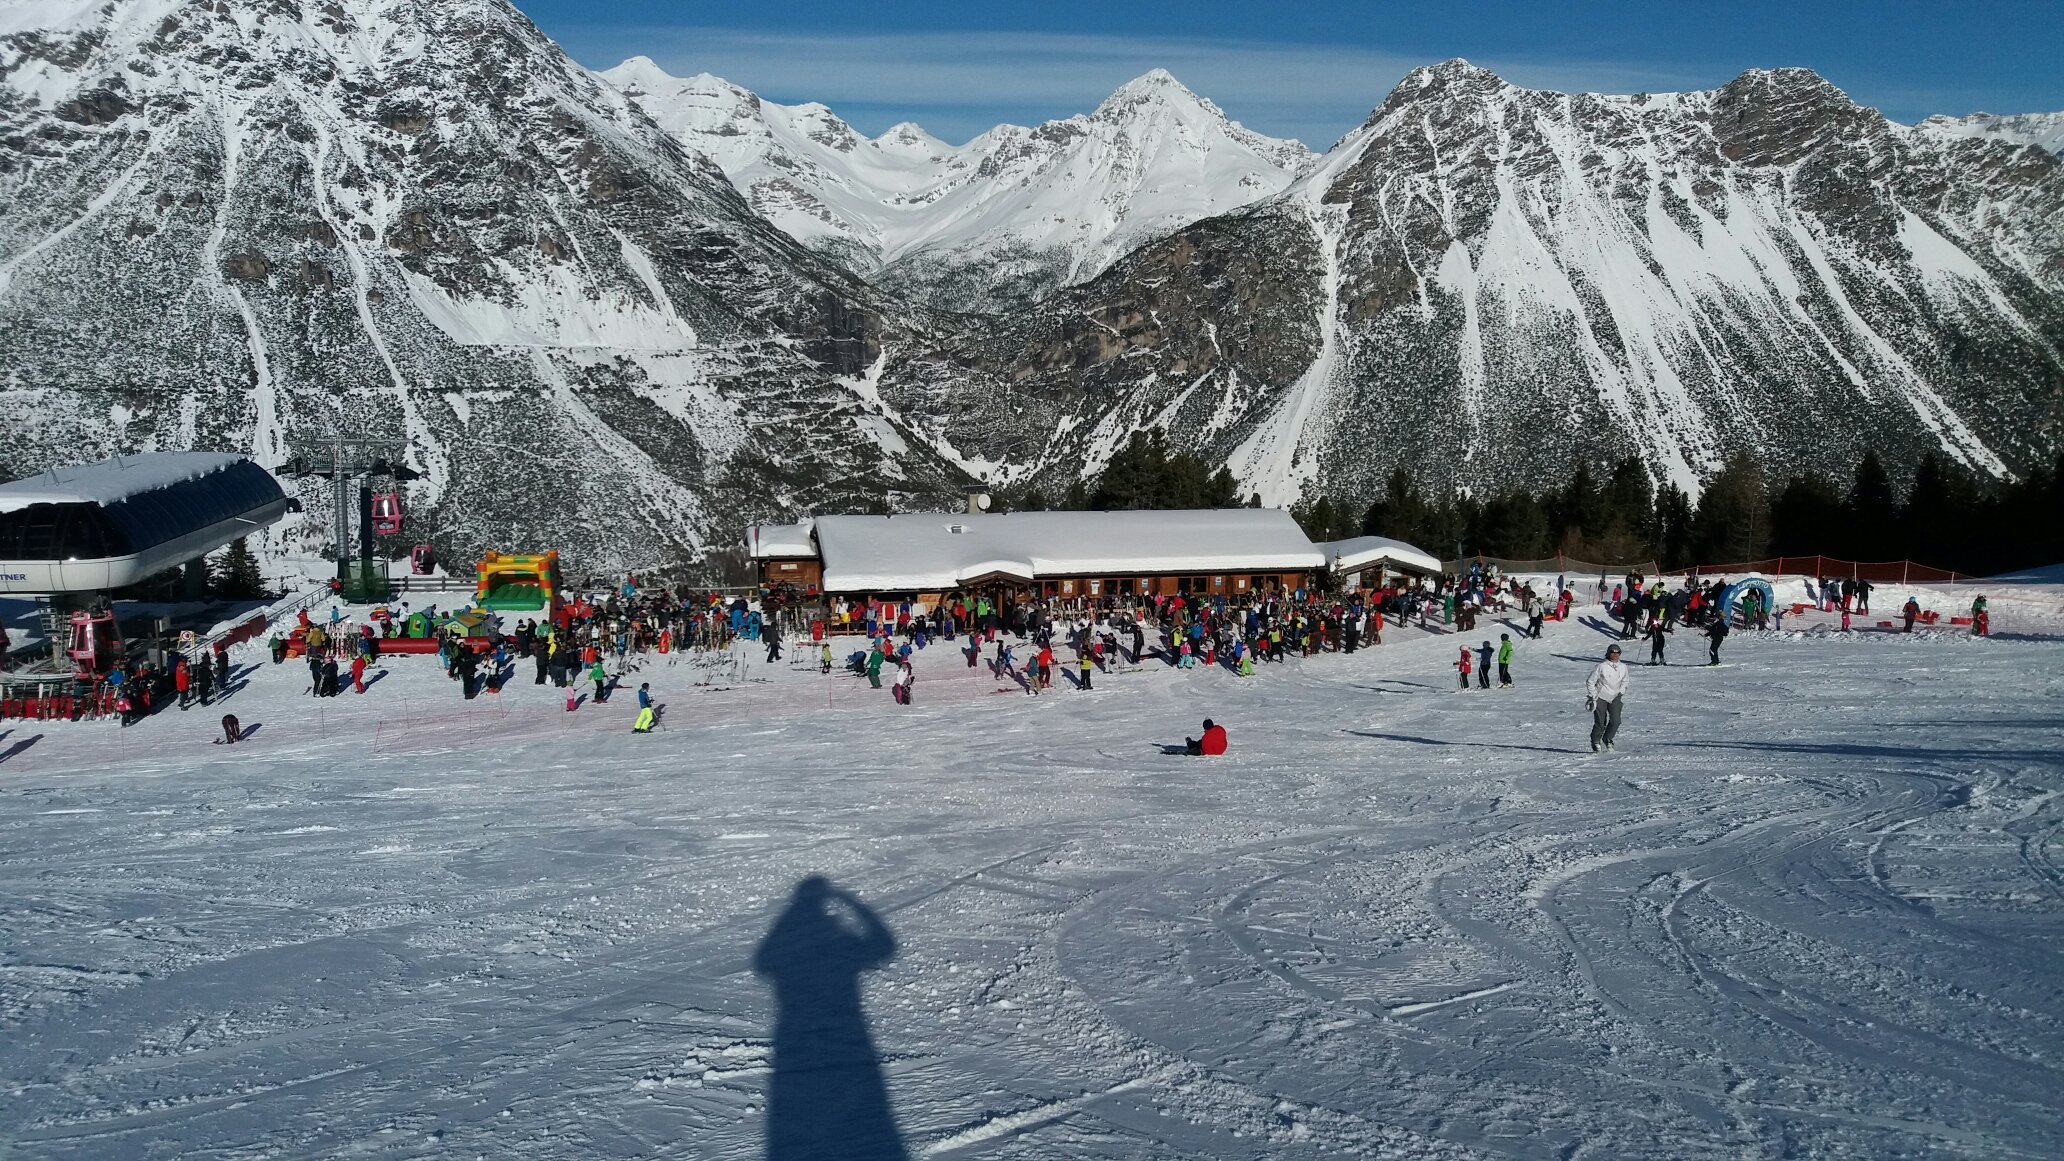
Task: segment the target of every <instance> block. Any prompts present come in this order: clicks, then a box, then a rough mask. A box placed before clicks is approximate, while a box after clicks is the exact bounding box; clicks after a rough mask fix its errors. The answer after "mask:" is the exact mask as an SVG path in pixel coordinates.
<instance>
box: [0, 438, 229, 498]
mask: <svg viewBox="0 0 2064 1161" xmlns="http://www.w3.org/2000/svg"><path fill="white" fill-rule="evenodd" d="M245 458H246V457H244V456H238V455H229V454H226V453H223V452H150V453H147V454H144V455H134V456H118V457H116V458H114V459H111V460H102V461H101V462H99V463H96V464H80V465H78V466H77V467H70V468H52V469H50V470H49V471H46V472H43V473H41V474H39V475H34V476H29V477H27V478H26V479H20V480H15V481H14V482H12V483H8V484H0V512H13V511H16V510H18V509H22V508H26V507H28V506H29V505H31V504H80V503H99V504H113V503H115V502H116V501H119V500H126V499H128V498H129V497H131V496H134V495H137V494H138V493H141V492H149V491H152V490H154V489H157V488H165V487H170V486H171V485H173V484H178V483H184V482H185V481H187V480H197V479H200V478H201V477H202V476H206V475H209V474H211V473H214V472H219V471H221V470H223V469H224V468H227V467H229V466H231V465H233V464H236V463H239V462H241V461H242V460H244V459H245Z"/></svg>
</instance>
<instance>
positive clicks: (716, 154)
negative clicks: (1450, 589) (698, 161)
mask: <svg viewBox="0 0 2064 1161" xmlns="http://www.w3.org/2000/svg"><path fill="white" fill-rule="evenodd" d="M597 75H599V76H600V77H602V78H603V79H604V80H606V81H608V82H609V83H610V84H613V85H615V86H616V87H618V88H619V89H621V90H622V91H623V92H624V93H625V94H626V95H627V96H629V97H630V98H631V99H632V100H634V101H636V102H637V103H638V104H639V105H640V106H641V107H643V108H644V109H645V110H646V111H647V112H648V113H650V114H651V115H652V117H653V119H654V120H655V121H657V122H658V123H659V124H660V125H662V126H663V127H665V128H666V129H667V130H668V131H669V132H670V133H672V134H673V135H674V136H675V138H676V139H677V140H678V141H680V142H681V144H682V146H683V147H684V148H686V149H688V150H689V151H691V152H695V153H700V154H702V155H704V156H706V157H708V158H709V159H710V160H711V161H713V162H715V163H716V165H717V166H718V167H719V168H720V169H722V170H723V171H724V173H725V174H726V175H727V176H728V177H729V178H730V179H731V181H732V183H733V184H734V185H736V186H737V187H738V190H739V192H740V193H741V194H743V195H744V196H745V197H746V199H747V200H748V201H749V202H751V203H752V205H753V207H754V208H755V209H756V210H758V211H759V212H760V213H761V214H762V215H763V216H765V217H766V218H767V220H768V221H770V222H773V223H774V224H775V225H777V226H779V227H781V228H782V229H783V230H785V231H787V232H788V233H789V234H790V235H791V236H793V237H795V238H796V239H797V240H798V241H801V242H803V243H804V244H805V245H808V246H811V247H813V248H815V249H818V250H820V251H821V252H823V253H824V254H826V255H827V256H829V257H831V258H833V259H834V260H836V261H838V262H841V263H843V264H844V265H846V266H847V267H848V268H850V269H852V270H854V271H856V272H857V273H859V274H861V275H862V276H864V277H867V278H868V279H870V280H872V281H874V282H876V283H877V284H879V285H881V286H883V287H884V288H886V289H889V290H892V291H895V292H898V293H901V294H904V295H907V296H909V297H911V298H913V299H916V300H919V301H922V302H928V303H932V304H935V305H938V306H940V307H942V308H945V309H950V310H967V309H979V310H989V311H1001V310H1005V309H1021V308H1023V307H1024V306H1026V305H1028V304H1030V303H1031V302H1033V301H1035V300H1036V299H1038V298H1040V297H1043V296H1044V295H1046V294H1049V293H1051V292H1052V291H1053V290H1055V289H1056V288H1058V287H1060V286H1063V285H1067V284H1070V283H1074V282H1080V281H1082V280H1084V279H1087V278H1089V277H1092V276H1094V275H1096V274H1098V273H1101V272H1102V271H1103V270H1104V269H1106V268H1107V267H1108V266H1109V265H1110V264H1111V263H1112V262H1113V261H1115V260H1116V259H1117V258H1118V257H1120V256H1121V255H1123V254H1125V253H1126V252H1127V251H1129V250H1131V249H1133V248H1134V247H1136V246H1138V245H1139V244H1140V243H1142V242H1145V241H1147V240H1149V239H1152V238H1155V237H1158V236H1160V235H1161V234H1164V233H1166V232H1167V231H1169V230H1172V229H1176V228H1178V227H1181V226H1186V225H1188V224H1190V223H1191V222H1194V221H1197V220H1200V219H1202V218H1207V217H1211V216H1213V215H1215V214H1219V213H1224V212H1226V211H1229V210H1233V209H1237V208H1238V207H1240V206H1242V205H1246V204H1248V203H1250V202H1253V201H1256V200H1258V199H1260V198H1262V197H1265V196H1267V195H1269V194H1272V193H1276V192H1278V191H1280V190H1282V189H1283V188H1284V187H1285V186H1287V185H1288V184H1289V183H1290V181H1291V179H1292V178H1294V177H1295V176H1296V175H1297V174H1299V173H1301V172H1303V171H1304V170H1305V169H1307V168H1309V167H1310V165H1311V164H1312V162H1313V160H1314V158H1313V155H1312V154H1311V152H1310V151H1309V150H1307V149H1305V148H1304V146H1303V145H1301V144H1299V143H1298V142H1295V141H1281V140H1277V139H1275V138H1272V137H1266V136H1263V135H1261V134H1259V133H1255V132H1253V131H1251V130H1249V129H1247V128H1245V127H1243V126H1241V125H1240V124H1238V123H1237V122H1235V121H1233V120H1231V119H1230V118H1228V117H1227V116H1226V115H1225V113H1224V112H1223V111H1222V110H1220V109H1219V108H1218V106H1216V105H1214V104H1212V103H1211V102H1210V101H1208V100H1205V99H1204V98H1202V97H1199V96H1198V95H1197V94H1195V93H1193V92H1191V91H1190V90H1189V89H1187V88H1185V87H1184V86H1183V85H1182V83H1181V82H1179V81H1177V80H1176V79H1175V78H1174V77H1173V76H1171V75H1170V74H1169V73H1168V72H1167V71H1166V70H1163V69H1154V70H1152V71H1150V72H1148V73H1146V74H1145V75H1143V76H1140V77H1138V78H1135V79H1134V80H1132V81H1129V82H1127V83H1126V84H1124V85H1122V86H1120V87H1119V88H1118V90H1117V91H1116V92H1114V93H1112V94H1111V96H1110V97H1108V98H1106V99H1105V100H1104V101H1103V102H1102V103H1101V104H1099V105H1098V106H1097V107H1096V109H1095V110H1094V111H1092V112H1090V113H1086V114H1078V115H1076V116H1073V117H1068V118H1064V119H1061V120H1056V121H1048V122H1046V123H1045V124H1042V125H1038V126H1033V127H1027V126H1023V125H998V126H996V127H995V128H993V129H990V130H989V131H987V132H985V133H983V134H982V135H980V136H978V137H976V138H975V139H974V140H972V141H969V142H968V143H967V144H965V145H959V146H954V145H948V144H946V143H945V142H943V141H940V140H939V139H938V138H936V137H933V136H932V135H931V134H929V133H927V132H925V131H924V129H923V128H922V127H920V126H917V125H914V124H910V123H905V124H901V125H896V126H893V127H891V128H890V129H889V130H887V131H886V132H884V133H883V134H882V135H881V136H880V137H878V138H873V139H870V138H868V137H866V136H864V135H862V134H861V133H859V132H858V131H856V130H855V129H853V128H852V126H850V125H848V124H846V123H845V122H844V121H842V120H840V119H839V118H838V116H837V115H836V114H834V113H833V112H832V111H831V110H830V109H828V108H826V107H825V106H823V105H818V104H806V105H793V106H789V105H781V104H777V103H775V102H773V101H767V100H764V99H762V98H760V97H759V96H757V95H755V94H753V93H752V92H750V91H748V90H746V89H744V88H741V87H739V86H737V85H734V84H732V83H730V82H729V81H725V80H723V79H721V78H718V77H713V76H710V75H708V74H702V75H698V76H693V77H686V78H680V77H672V76H669V75H667V74H666V73H665V72H664V71H663V70H661V69H660V68H659V66H658V65H656V64H654V63H653V62H652V61H651V60H650V59H648V58H644V57H634V58H632V59H630V60H627V61H625V62H624V63H622V64H620V65H618V66H616V67H615V68H613V69H609V70H607V71H605V72H602V73H599V74H597Z"/></svg>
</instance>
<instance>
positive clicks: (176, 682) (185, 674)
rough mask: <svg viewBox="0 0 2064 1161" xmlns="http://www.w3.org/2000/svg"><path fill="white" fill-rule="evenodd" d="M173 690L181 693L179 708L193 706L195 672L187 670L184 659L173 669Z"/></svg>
mask: <svg viewBox="0 0 2064 1161" xmlns="http://www.w3.org/2000/svg"><path fill="white" fill-rule="evenodd" d="M172 688H174V689H176V690H178V691H179V708H180V709H185V708H186V707H187V706H189V705H192V704H193V671H192V670H191V669H189V668H187V664H186V661H185V659H184V658H182V659H181V660H180V662H179V664H177V665H175V666H173V667H172Z"/></svg>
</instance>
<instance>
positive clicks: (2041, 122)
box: [1914, 113, 2064, 156]
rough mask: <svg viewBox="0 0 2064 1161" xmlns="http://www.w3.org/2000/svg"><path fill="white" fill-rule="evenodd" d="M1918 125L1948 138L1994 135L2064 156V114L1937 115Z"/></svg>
mask: <svg viewBox="0 0 2064 1161" xmlns="http://www.w3.org/2000/svg"><path fill="white" fill-rule="evenodd" d="M1914 128H1916V129H1918V130H1920V131H1921V132H1923V133H1926V134H1929V135H1932V136H1935V137H1938V138H1942V139H1945V140H1954V139H1957V138H1966V137H1977V138H1991V139H1992V140H1995V141H2004V142H2007V143H2008V144H2011V145H2033V146H2035V147H2036V148H2038V149H2041V150H2044V151H2045V152H2048V153H2052V154H2055V155H2058V156H2064V113H2015V114H2011V115H2008V116H2004V117H2002V116H1997V115H1994V114H1992V113H1973V114H1971V115H1970V116H1968V117H1948V116H1942V115H1937V116H1934V117H1930V118H1928V119H1927V120H1925V121H1923V122H1921V123H1920V124H1919V125H1916V126H1914Z"/></svg>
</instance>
